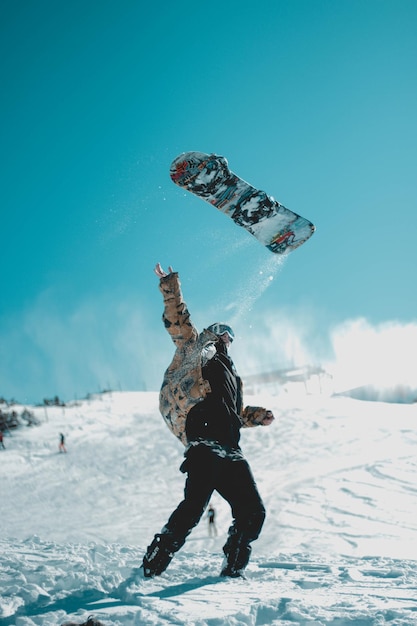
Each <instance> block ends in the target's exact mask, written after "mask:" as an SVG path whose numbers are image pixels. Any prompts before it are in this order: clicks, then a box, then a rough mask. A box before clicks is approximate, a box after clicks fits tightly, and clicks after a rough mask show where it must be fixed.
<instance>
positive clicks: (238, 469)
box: [216, 459, 265, 577]
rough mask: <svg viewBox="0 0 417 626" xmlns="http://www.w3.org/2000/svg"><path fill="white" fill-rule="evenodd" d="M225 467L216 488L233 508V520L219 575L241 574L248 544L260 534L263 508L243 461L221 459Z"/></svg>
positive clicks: (253, 480) (245, 561)
mask: <svg viewBox="0 0 417 626" xmlns="http://www.w3.org/2000/svg"><path fill="white" fill-rule="evenodd" d="M224 462H225V464H227V470H226V468H225V471H224V472H222V475H221V479H220V481H219V482H218V484H216V490H217V491H218V492H219V493H220V495H221V496H222V497H223V498H225V500H227V502H228V503H229V504H230V506H231V509H232V515H233V523H232V525H231V527H230V528H229V533H228V538H227V541H226V543H225V545H224V546H223V551H224V553H225V556H226V563H225V565H224V567H223V569H222V572H221V575H222V576H232V577H237V576H243V571H244V569H245V567H246V565H247V564H248V562H249V558H250V554H251V551H252V548H251V545H250V544H251V543H252V541H255V539H257V538H258V537H259V534H260V532H261V529H262V526H263V523H264V520H265V507H264V505H263V502H262V499H261V496H260V495H259V492H258V489H257V487H256V483H255V479H254V477H253V474H252V472H251V469H250V467H249V465H248V463H247V462H246V461H229V460H228V459H225V460H224Z"/></svg>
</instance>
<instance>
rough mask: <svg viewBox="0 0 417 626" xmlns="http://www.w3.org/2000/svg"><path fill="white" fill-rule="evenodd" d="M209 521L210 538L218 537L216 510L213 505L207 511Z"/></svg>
mask: <svg viewBox="0 0 417 626" xmlns="http://www.w3.org/2000/svg"><path fill="white" fill-rule="evenodd" d="M207 519H208V527H209V536H210V537H216V536H217V528H216V511H215V510H214V508H213V506H212V505H211V504H209V508H208V511H207Z"/></svg>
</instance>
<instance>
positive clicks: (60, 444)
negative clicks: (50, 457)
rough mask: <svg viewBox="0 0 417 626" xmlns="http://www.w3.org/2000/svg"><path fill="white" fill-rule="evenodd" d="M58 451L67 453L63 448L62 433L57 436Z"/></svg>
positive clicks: (63, 437) (63, 439)
mask: <svg viewBox="0 0 417 626" xmlns="http://www.w3.org/2000/svg"><path fill="white" fill-rule="evenodd" d="M59 451H60V452H66V451H67V449H66V447H65V436H64V435H63V434H62V433H60V435H59Z"/></svg>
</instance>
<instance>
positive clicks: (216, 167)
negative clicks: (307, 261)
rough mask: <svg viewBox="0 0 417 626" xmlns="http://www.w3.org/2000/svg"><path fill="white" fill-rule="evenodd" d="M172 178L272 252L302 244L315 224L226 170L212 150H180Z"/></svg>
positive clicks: (311, 232) (171, 170) (173, 164)
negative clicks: (208, 151)
mask: <svg viewBox="0 0 417 626" xmlns="http://www.w3.org/2000/svg"><path fill="white" fill-rule="evenodd" d="M170 176H171V179H172V180H173V182H174V183H175V184H176V185H178V186H179V187H182V188H183V189H186V190H187V191H190V192H191V193H192V194H194V195H195V196H198V197H199V198H202V199H203V200H206V202H209V203H210V204H212V205H213V206H215V207H216V208H217V209H219V210H220V211H222V212H223V213H225V214H226V215H228V216H229V217H231V218H232V220H233V221H234V222H235V223H236V224H238V226H242V227H243V228H244V229H245V230H247V231H248V232H249V233H251V235H253V236H254V237H256V239H257V240H258V241H259V242H260V243H262V244H263V245H264V246H266V247H267V248H268V249H269V250H271V252H275V253H276V254H287V253H288V252H291V250H295V248H298V247H299V246H301V244H303V243H304V242H305V241H307V239H309V237H311V235H312V234H313V233H314V231H315V226H314V225H313V224H312V223H311V222H309V221H308V220H306V219H305V218H304V217H301V216H300V215H298V214H297V213H294V212H293V211H290V209H287V208H286V207H285V206H284V205H282V204H280V203H279V202H277V201H276V200H274V198H273V197H272V196H268V195H267V194H266V193H265V192H264V191H261V190H259V189H256V188H255V187H253V186H252V185H250V184H249V183H247V182H246V181H244V180H242V179H241V178H239V176H237V175H236V174H234V173H233V172H231V171H230V169H229V166H228V163H227V160H226V159H225V158H224V157H222V156H218V155H216V154H204V153H203V152H184V153H183V154H180V155H179V156H177V157H176V158H175V159H174V160H173V162H172V164H171V169H170Z"/></svg>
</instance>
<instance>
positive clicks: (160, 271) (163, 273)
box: [154, 263, 174, 278]
mask: <svg viewBox="0 0 417 626" xmlns="http://www.w3.org/2000/svg"><path fill="white" fill-rule="evenodd" d="M173 271H174V270H173V269H172V267H171V266H169V267H168V272H169V273H170V274H172V272H173ZM154 272H155V274H156V275H157V276H158V278H164V277H165V276H168V273H167V272H166V271H165V270H163V269H162V267H161V264H160V263H157V264H156V265H155V269H154Z"/></svg>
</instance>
